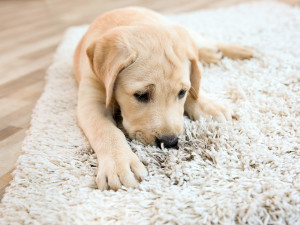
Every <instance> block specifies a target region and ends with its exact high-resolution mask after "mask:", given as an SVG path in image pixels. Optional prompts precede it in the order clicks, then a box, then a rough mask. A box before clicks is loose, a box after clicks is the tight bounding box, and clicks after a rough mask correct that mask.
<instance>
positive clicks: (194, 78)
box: [189, 57, 201, 99]
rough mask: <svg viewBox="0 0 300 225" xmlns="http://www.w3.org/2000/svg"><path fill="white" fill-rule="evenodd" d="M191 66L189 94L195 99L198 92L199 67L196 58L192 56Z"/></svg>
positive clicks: (199, 82) (199, 80) (199, 81)
mask: <svg viewBox="0 0 300 225" xmlns="http://www.w3.org/2000/svg"><path fill="white" fill-rule="evenodd" d="M190 62H191V68H190V81H191V88H190V91H189V93H190V95H191V96H192V97H193V98H194V99H197V98H198V96H199V92H200V84H201V69H200V66H199V64H198V58H197V57H193V58H191V59H190Z"/></svg>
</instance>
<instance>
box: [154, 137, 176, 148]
mask: <svg viewBox="0 0 300 225" xmlns="http://www.w3.org/2000/svg"><path fill="white" fill-rule="evenodd" d="M162 143H163V144H164V146H165V147H166V148H176V149H178V137H177V136H176V135H172V136H162V137H160V138H156V145H157V146H158V147H161V144H162Z"/></svg>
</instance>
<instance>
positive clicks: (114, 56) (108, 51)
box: [86, 29, 136, 108]
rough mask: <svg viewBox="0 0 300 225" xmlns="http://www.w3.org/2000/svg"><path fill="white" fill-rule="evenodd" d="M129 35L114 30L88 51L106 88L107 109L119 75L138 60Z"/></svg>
mask: <svg viewBox="0 0 300 225" xmlns="http://www.w3.org/2000/svg"><path fill="white" fill-rule="evenodd" d="M129 35H130V34H129V33H128V32H126V31H125V30H123V29H116V30H113V31H111V32H109V33H107V34H105V35H103V36H102V37H101V38H100V39H98V40H96V41H94V42H93V43H91V44H90V46H89V47H88V48H87V50H86V54H87V56H88V58H89V62H90V66H91V69H92V70H93V72H94V74H95V75H96V77H97V78H98V79H99V80H101V81H102V82H103V84H104V86H105V92H106V102H105V105H106V108H107V107H108V106H109V104H110V102H111V99H112V95H113V89H114V83H115V81H116V78H117V75H118V74H119V73H120V71H121V70H123V69H124V68H126V67H127V66H129V65H130V64H132V63H133V62H134V61H135V59H136V54H135V53H134V51H133V50H132V49H131V46H130V42H129V38H130V37H129Z"/></svg>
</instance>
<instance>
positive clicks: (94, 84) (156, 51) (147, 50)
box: [74, 7, 252, 190]
mask: <svg viewBox="0 0 300 225" xmlns="http://www.w3.org/2000/svg"><path fill="white" fill-rule="evenodd" d="M222 56H227V57H230V58H236V59H247V58H250V57H252V50H251V49H250V48H248V47H242V46H239V45H230V44H224V43H218V42H215V41H212V40H209V39H206V38H204V37H202V36H200V35H198V34H197V33H195V32H194V31H191V30H186V29H185V28H183V27H180V26H179V25H176V24H173V23H172V22H170V21H168V20H167V19H166V18H164V17H163V16H161V15H159V14H157V13H155V12H153V11H150V10H147V9H143V8H138V7H130V8H124V9H117V10H113V11H111V12H108V13H105V14H103V15H102V16H100V17H99V18H97V19H96V20H95V21H94V22H93V23H92V24H91V25H90V27H89V29H88V31H87V32H86V33H85V35H84V36H83V38H82V39H81V41H80V42H79V44H78V46H77V48H76V51H75V55H74V72H75V75H76V79H77V81H78V83H79V94H78V121H79V125H80V127H81V128H82V130H83V131H84V133H85V135H86V136H87V138H88V140H89V142H90V144H91V146H92V148H93V149H94V151H95V153H96V154H97V158H98V165H99V166H98V175H97V179H96V182H97V185H98V187H99V189H101V190H105V189H109V188H110V189H114V190H117V189H118V188H120V187H121V186H122V185H124V186H126V187H134V186H136V185H137V184H138V181H141V180H143V177H144V176H146V175H147V170H146V169H145V167H144V165H143V164H142V163H141V162H140V160H139V159H138V157H137V156H136V155H135V154H134V153H133V152H132V151H131V149H130V147H129V145H128V143H127V141H126V138H125V135H124V133H123V132H122V131H121V130H120V129H119V128H117V126H116V123H115V121H114V117H113V116H114V112H115V111H116V110H117V109H120V110H121V116H122V119H123V120H122V123H123V126H124V128H125V130H126V132H127V134H128V136H129V137H130V138H132V139H137V140H139V141H141V142H142V143H144V144H150V145H155V144H156V145H158V146H161V145H162V144H163V145H164V146H165V147H168V148H176V147H177V143H178V136H179V135H180V134H181V133H182V132H183V114H184V112H185V113H186V114H187V115H188V116H189V117H190V118H191V119H193V120H198V119H199V118H200V116H204V117H212V118H214V119H216V120H219V121H224V120H231V118H232V114H231V111H230V109H228V108H227V107H226V106H224V105H221V104H219V103H217V102H215V101H213V100H211V99H209V98H208V97H206V96H205V94H204V93H202V91H200V83H201V69H200V67H199V65H198V61H199V60H202V61H204V62H207V63H215V62H218V61H219V60H221V58H222Z"/></svg>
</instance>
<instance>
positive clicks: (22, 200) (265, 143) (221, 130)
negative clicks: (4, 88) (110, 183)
mask: <svg viewBox="0 0 300 225" xmlns="http://www.w3.org/2000/svg"><path fill="white" fill-rule="evenodd" d="M169 18H170V19H172V20H173V21H175V22H178V23H180V24H182V25H184V26H186V27H191V28H194V29H195V30H197V31H198V32H199V33H201V34H205V35H207V36H209V37H212V38H215V39H217V40H222V41H228V42H237V43H243V44H246V45H249V46H253V47H254V48H255V58H253V59H251V60H245V61H233V60H230V59H227V58H225V59H224V60H223V61H222V62H220V63H219V64H218V65H206V66H204V79H203V84H202V87H203V88H204V89H206V91H207V92H208V93H210V95H211V97H213V98H216V99H220V100H222V99H223V100H224V102H225V103H227V104H229V105H230V106H231V107H232V108H233V109H234V110H235V111H236V114H237V115H238V120H237V121H234V122H227V123H217V122H214V121H211V120H204V119H203V120H201V121H197V122H193V121H190V120H189V119H187V118H185V133H184V135H182V137H181V138H180V144H179V145H180V148H179V150H168V149H162V150H161V149H158V148H156V147H152V146H144V145H142V144H141V143H139V142H137V141H131V142H129V143H130V146H131V147H132V149H133V151H134V152H135V153H136V154H137V155H138V156H139V158H140V159H141V161H142V162H143V163H144V164H145V165H146V167H147V169H148V171H149V177H148V178H147V179H146V180H145V181H143V182H142V183H141V184H140V186H139V187H138V188H137V189H126V188H122V189H121V190H119V191H117V192H115V191H104V192H101V191H99V190H98V189H97V188H96V183H95V176H96V171H97V163H96V156H95V154H94V153H93V151H92V150H91V148H90V146H89V143H88V142H87V140H86V138H85V136H84V135H83V133H82V132H81V130H80V129H79V127H78V126H77V122H76V95H77V85H76V82H75V80H74V77H73V73H72V54H73V51H74V48H75V46H76V43H77V42H78V40H79V39H80V37H81V36H82V34H83V33H84V31H85V30H86V28H87V26H81V27H73V28H70V29H69V30H68V31H67V32H66V34H65V38H64V40H63V42H62V44H61V45H60V46H59V48H58V50H57V53H56V54H55V57H54V62H53V64H52V66H51V67H50V68H49V70H48V75H47V84H46V87H45V91H44V93H43V94H42V96H41V98H40V99H39V101H38V103H37V105H36V107H35V110H34V112H33V115H32V121H31V128H30V129H29V131H28V133H27V137H26V139H25V141H24V145H23V148H22V150H23V154H22V155H21V156H20V157H19V160H18V163H17V166H16V169H15V171H14V179H13V181H12V182H11V185H10V187H8V188H7V189H6V193H5V195H4V197H3V200H2V203H1V206H0V224H291V225H295V224H300V219H299V213H300V174H299V173H300V150H299V146H300V137H299V135H300V132H299V129H300V115H299V114H300V109H299V106H300V101H299V100H300V97H299V95H300V85H299V82H300V10H299V9H298V8H292V7H290V6H287V5H284V4H281V3H270V2H268V3H248V4H243V5H238V6H234V7H230V8H226V9H218V10H205V11H199V12H193V13H188V14H183V15H176V16H169Z"/></svg>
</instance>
